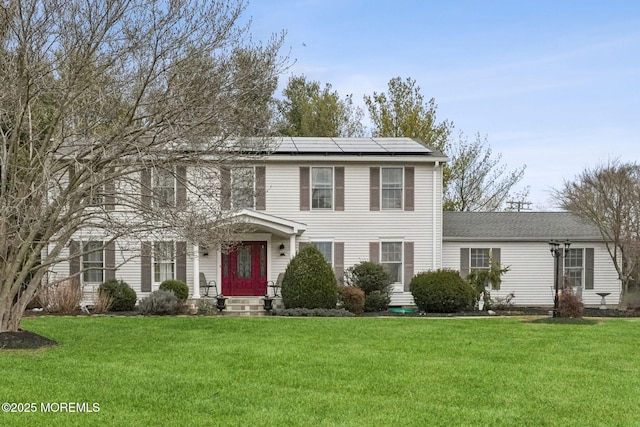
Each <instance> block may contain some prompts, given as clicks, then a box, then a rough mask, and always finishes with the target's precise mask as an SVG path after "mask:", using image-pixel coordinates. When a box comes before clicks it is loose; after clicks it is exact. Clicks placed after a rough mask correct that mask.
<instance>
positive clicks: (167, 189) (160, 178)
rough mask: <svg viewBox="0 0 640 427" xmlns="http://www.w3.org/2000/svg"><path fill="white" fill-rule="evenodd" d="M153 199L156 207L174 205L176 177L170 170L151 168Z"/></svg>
mask: <svg viewBox="0 0 640 427" xmlns="http://www.w3.org/2000/svg"><path fill="white" fill-rule="evenodd" d="M152 186H153V201H154V204H155V206H156V207H157V208H167V207H174V206H175V205H176V179H175V176H174V174H173V171H172V170H166V169H159V168H155V169H153V183H152Z"/></svg>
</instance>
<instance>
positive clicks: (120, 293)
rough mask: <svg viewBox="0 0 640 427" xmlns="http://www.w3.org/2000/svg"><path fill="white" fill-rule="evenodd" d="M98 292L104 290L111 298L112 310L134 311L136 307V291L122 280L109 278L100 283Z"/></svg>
mask: <svg viewBox="0 0 640 427" xmlns="http://www.w3.org/2000/svg"><path fill="white" fill-rule="evenodd" d="M98 292H104V293H105V294H106V296H107V297H109V298H111V301H112V302H111V311H132V310H134V309H135V307H136V300H137V298H138V297H137V295H136V291H134V290H133V289H132V288H131V286H129V285H128V284H127V283H126V282H124V281H122V280H116V279H110V280H107V281H106V282H104V283H102V284H101V285H100V287H99V288H98Z"/></svg>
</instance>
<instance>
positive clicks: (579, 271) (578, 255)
mask: <svg viewBox="0 0 640 427" xmlns="http://www.w3.org/2000/svg"><path fill="white" fill-rule="evenodd" d="M583 271H584V257H583V250H582V249H569V253H568V254H567V256H566V257H565V258H564V277H565V281H566V283H567V284H568V285H570V286H572V287H574V288H582V278H583V277H584V274H583Z"/></svg>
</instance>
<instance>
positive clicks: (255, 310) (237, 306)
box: [188, 296, 283, 316]
mask: <svg viewBox="0 0 640 427" xmlns="http://www.w3.org/2000/svg"><path fill="white" fill-rule="evenodd" d="M202 299H205V300H207V301H209V302H210V303H211V304H214V305H215V304H216V299H215V298H202ZM191 303H194V304H196V306H197V305H198V302H197V301H196V300H190V301H188V304H191ZM273 308H274V309H277V308H283V304H282V298H276V299H275V300H274V301H273ZM223 314H224V315H227V316H264V315H266V314H267V312H266V311H265V309H264V297H254V296H251V297H237V296H234V297H227V299H226V309H225V310H224V312H223Z"/></svg>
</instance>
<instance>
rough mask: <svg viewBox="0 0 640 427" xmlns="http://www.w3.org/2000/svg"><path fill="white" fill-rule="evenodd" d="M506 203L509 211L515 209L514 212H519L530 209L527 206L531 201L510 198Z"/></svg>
mask: <svg viewBox="0 0 640 427" xmlns="http://www.w3.org/2000/svg"><path fill="white" fill-rule="evenodd" d="M507 203H509V209H508V210H510V211H516V212H520V211H530V210H531V208H530V207H529V206H530V205H531V202H525V201H523V200H510V201H507ZM514 206H515V208H514Z"/></svg>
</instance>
